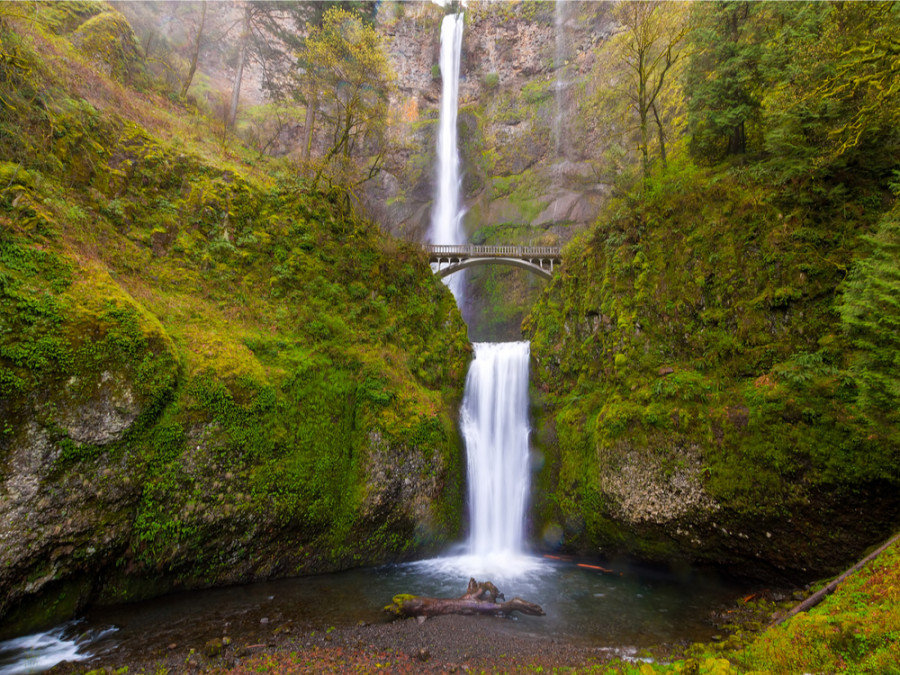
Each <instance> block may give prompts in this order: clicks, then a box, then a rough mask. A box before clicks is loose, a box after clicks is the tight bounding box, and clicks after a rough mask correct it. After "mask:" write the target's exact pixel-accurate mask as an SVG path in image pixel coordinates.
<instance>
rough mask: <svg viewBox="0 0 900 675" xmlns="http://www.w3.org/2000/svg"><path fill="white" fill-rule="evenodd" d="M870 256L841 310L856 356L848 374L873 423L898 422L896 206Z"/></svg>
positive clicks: (899, 213) (858, 268) (899, 233)
mask: <svg viewBox="0 0 900 675" xmlns="http://www.w3.org/2000/svg"><path fill="white" fill-rule="evenodd" d="M868 241H869V243H870V244H871V246H872V253H871V255H870V256H868V257H867V258H864V259H862V260H858V261H857V262H856V263H855V264H854V266H853V272H852V274H851V275H850V278H849V280H848V282H847V285H846V289H845V291H844V297H843V301H842V303H841V305H840V313H841V319H842V321H843V325H844V329H845V330H846V332H847V334H848V335H849V337H850V339H851V341H852V344H853V347H854V348H855V350H856V353H855V355H854V358H853V364H852V373H853V374H854V376H855V377H856V380H857V383H858V386H859V399H858V404H859V407H860V408H861V410H862V411H863V413H864V414H866V415H867V416H868V417H871V418H873V419H874V420H876V421H878V420H884V419H887V420H892V421H894V422H896V421H898V420H900V207H895V208H894V210H893V211H891V212H890V213H889V214H887V215H886V216H885V218H884V219H883V220H882V221H881V225H880V227H879V228H878V231H877V233H876V234H875V236H873V237H871V238H869V239H868Z"/></svg>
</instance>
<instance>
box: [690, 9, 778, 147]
mask: <svg viewBox="0 0 900 675" xmlns="http://www.w3.org/2000/svg"><path fill="white" fill-rule="evenodd" d="M761 7H762V6H761V5H760V4H759V3H755V2H747V1H746V0H738V1H735V0H719V1H717V2H709V3H706V2H701V3H696V4H695V5H694V6H693V12H692V23H693V25H694V29H693V31H692V34H691V57H690V65H689V68H688V74H687V83H686V86H687V93H688V122H689V128H690V133H691V135H692V141H691V147H692V151H693V153H694V154H695V155H696V156H698V157H703V158H707V159H712V160H718V159H721V158H722V157H724V156H726V155H738V154H743V153H745V152H746V151H747V143H748V127H749V126H751V125H753V124H756V123H758V120H759V113H760V103H761V101H760V98H761V92H760V72H759V60H760V52H761V49H762V45H761V42H760V37H761V36H760V27H759V25H758V24H757V20H758V17H759V15H760V14H761Z"/></svg>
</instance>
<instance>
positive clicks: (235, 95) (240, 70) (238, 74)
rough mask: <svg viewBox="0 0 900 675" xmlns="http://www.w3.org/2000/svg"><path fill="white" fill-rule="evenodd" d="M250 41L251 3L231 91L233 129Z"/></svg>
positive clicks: (245, 19) (245, 18) (230, 114)
mask: <svg viewBox="0 0 900 675" xmlns="http://www.w3.org/2000/svg"><path fill="white" fill-rule="evenodd" d="M249 39H250V3H249V2H248V3H247V6H246V7H245V8H244V26H243V28H242V29H241V50H240V52H239V53H238V64H237V70H236V71H235V73H234V88H233V89H232V90H231V109H230V111H229V112H228V126H229V127H233V126H234V121H235V120H236V119H237V110H238V100H239V99H240V97H241V79H243V77H244V60H245V59H246V58H247V40H249Z"/></svg>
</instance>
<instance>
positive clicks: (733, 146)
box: [728, 122, 747, 155]
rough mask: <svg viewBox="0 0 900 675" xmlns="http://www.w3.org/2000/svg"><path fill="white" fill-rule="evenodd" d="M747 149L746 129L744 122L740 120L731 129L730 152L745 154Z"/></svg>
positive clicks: (730, 153) (732, 153) (731, 153)
mask: <svg viewBox="0 0 900 675" xmlns="http://www.w3.org/2000/svg"><path fill="white" fill-rule="evenodd" d="M746 150H747V135H746V132H745V131H744V123H743V122H739V123H738V124H736V125H735V126H734V128H733V129H732V130H731V136H730V137H729V139H728V154H729V155H743V154H744V152H746Z"/></svg>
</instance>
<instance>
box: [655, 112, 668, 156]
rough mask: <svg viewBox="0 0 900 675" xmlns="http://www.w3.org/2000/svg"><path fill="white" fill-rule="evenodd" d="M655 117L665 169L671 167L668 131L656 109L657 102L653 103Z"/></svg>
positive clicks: (660, 153) (660, 152) (660, 154)
mask: <svg viewBox="0 0 900 675" xmlns="http://www.w3.org/2000/svg"><path fill="white" fill-rule="evenodd" d="M653 118H654V119H655V120H656V130H657V132H658V135H659V158H660V160H661V161H662V166H663V171H665V170H666V169H667V168H669V165H668V164H667V162H666V132H665V129H663V123H662V120H661V119H660V118H659V111H658V110H657V109H656V103H654V104H653Z"/></svg>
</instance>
